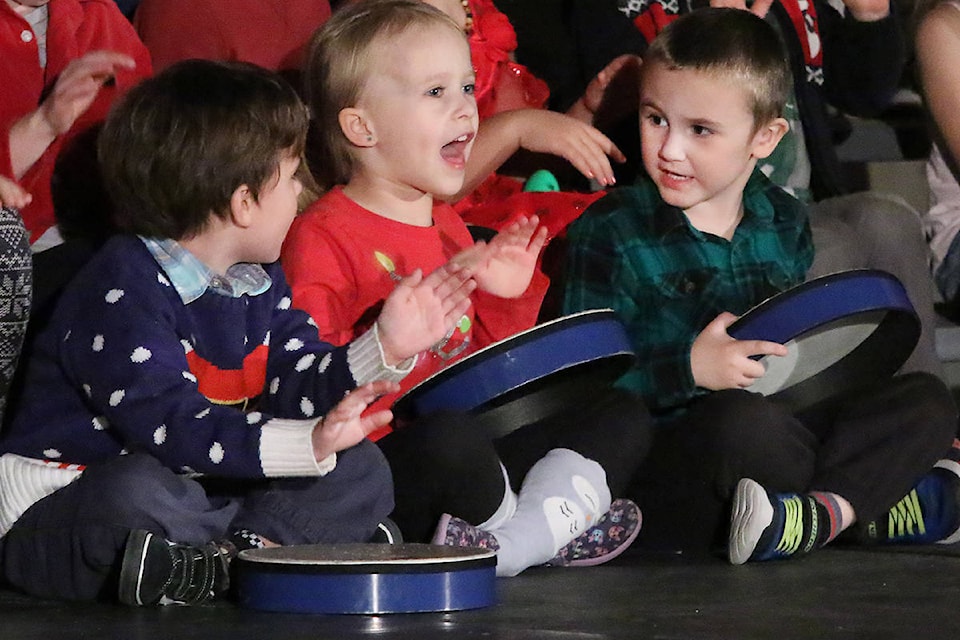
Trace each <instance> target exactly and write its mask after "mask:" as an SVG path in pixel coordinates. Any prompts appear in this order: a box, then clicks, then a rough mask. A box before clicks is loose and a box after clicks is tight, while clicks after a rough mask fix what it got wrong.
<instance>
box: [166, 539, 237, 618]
mask: <svg viewBox="0 0 960 640" xmlns="http://www.w3.org/2000/svg"><path fill="white" fill-rule="evenodd" d="M170 553H171V554H172V555H173V562H174V569H173V572H172V574H173V576H177V578H174V579H173V580H171V584H170V587H172V589H171V590H170V591H171V592H169V593H166V595H167V596H168V597H169V598H171V599H172V600H174V601H176V602H182V603H184V604H197V603H200V602H203V601H205V600H207V599H209V598H210V597H211V596H213V595H214V592H215V589H216V588H217V586H218V585H217V575H218V572H221V571H223V568H222V564H223V560H222V558H221V557H220V553H219V551H218V550H217V549H216V548H215V547H213V546H212V545H207V546H204V547H200V548H193V547H188V546H181V545H176V546H174V547H171V548H170ZM164 591H165V592H166V591H167V590H166V589H165V590H164Z"/></svg>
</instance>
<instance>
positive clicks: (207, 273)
mask: <svg viewBox="0 0 960 640" xmlns="http://www.w3.org/2000/svg"><path fill="white" fill-rule="evenodd" d="M140 239H141V240H142V241H143V244H145V245H146V246H147V250H148V251H149V252H150V254H151V255H152V256H153V258H154V260H156V261H157V264H159V265H160V268H161V269H163V272H164V273H166V274H167V279H168V280H170V284H171V285H173V288H174V289H176V290H177V293H178V294H179V295H180V299H181V300H183V303H184V304H190V303H191V302H193V301H194V300H196V299H197V298H199V297H200V296H202V295H203V294H204V293H205V292H206V290H207V289H210V290H212V291H213V292H214V293H217V294H219V295H222V296H228V297H231V298H239V297H241V296H243V295H249V296H256V295H260V294H261V293H263V292H265V291H266V290H267V289H269V288H270V285H271V284H272V281H271V280H270V276H269V275H267V272H266V271H265V270H264V269H263V267H261V266H260V265H259V264H253V263H243V262H242V263H238V264H235V265H233V266H232V267H230V268H229V269H227V273H226V274H225V275H220V274H218V273H216V272H215V271H213V270H212V269H210V268H209V267H208V266H207V265H205V264H204V263H203V262H201V261H200V260H199V259H198V258H197V257H196V256H195V255H193V254H192V253H190V251H188V250H187V249H185V248H184V247H183V245H181V244H180V243H179V242H177V241H176V240H170V239H163V240H158V239H155V238H144V237H142V236H141V237H140Z"/></svg>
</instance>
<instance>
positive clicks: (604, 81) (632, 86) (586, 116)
mask: <svg viewBox="0 0 960 640" xmlns="http://www.w3.org/2000/svg"><path fill="white" fill-rule="evenodd" d="M642 63H643V61H642V59H641V58H640V56H636V55H633V54H630V53H625V54H623V55H621V56H617V57H616V58H614V59H613V60H611V61H610V62H609V63H608V64H607V66H606V67H604V68H603V69H602V70H601V71H600V73H598V74H597V75H596V76H595V77H594V79H593V80H591V81H590V84H588V85H587V88H586V89H585V90H584V92H583V95H582V96H580V99H579V100H577V101H576V102H575V103H573V106H571V107H570V109H569V110H568V111H567V114H568V115H570V116H573V117H574V118H577V119H578V120H581V121H583V122H586V123H588V124H597V121H596V119H595V117H594V116H596V114H597V113H598V112H599V111H600V110H601V107H602V108H603V111H604V113H605V114H606V116H607V119H609V120H610V121H612V122H618V121H619V120H620V118H622V117H623V116H626V115H627V114H628V113H631V112H633V111H636V109H637V104H638V101H639V89H640V65H641V64H642Z"/></svg>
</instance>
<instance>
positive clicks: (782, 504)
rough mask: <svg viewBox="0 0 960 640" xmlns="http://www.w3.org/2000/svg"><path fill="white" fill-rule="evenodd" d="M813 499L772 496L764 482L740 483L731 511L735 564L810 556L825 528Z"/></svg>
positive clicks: (731, 554)
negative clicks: (762, 483)
mask: <svg viewBox="0 0 960 640" xmlns="http://www.w3.org/2000/svg"><path fill="white" fill-rule="evenodd" d="M820 520H821V517H820V509H819V507H818V505H817V501H816V500H815V499H814V498H813V496H809V495H805V494H798V493H776V494H770V493H768V492H767V490H766V489H764V488H763V487H762V486H761V485H760V483H758V482H756V481H755V480H751V479H750V478H743V479H741V480H740V482H738V483H737V490H736V492H735V493H734V496H733V507H732V508H731V510H730V537H729V539H728V544H727V554H728V558H729V560H730V563H731V564H743V563H745V562H747V561H750V562H757V561H763V560H780V559H784V558H790V557H793V556H797V555H804V554H807V553H810V552H811V551H813V550H814V549H816V548H817V546H818V544H819V535H820V534H821V530H822V527H823V526H827V527H829V525H828V523H826V522H823V523H821V522H820Z"/></svg>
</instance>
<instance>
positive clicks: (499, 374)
mask: <svg viewBox="0 0 960 640" xmlns="http://www.w3.org/2000/svg"><path fill="white" fill-rule="evenodd" d="M635 358H636V355H635V354H634V351H633V348H632V347H631V346H630V340H629V339H628V337H627V332H626V329H625V328H624V326H623V324H622V323H621V322H620V321H619V320H618V319H617V317H616V315H615V314H614V312H613V311H612V310H610V309H596V310H590V311H583V312H581V313H576V314H573V315H569V316H564V317H562V318H557V319H556V320H551V321H549V322H545V323H543V324H540V325H537V326H535V327H533V328H531V329H529V330H527V331H523V332H521V333H518V334H516V335H513V336H511V337H509V338H506V339H504V340H500V341H499V342H496V343H494V344H491V345H488V346H487V347H485V348H483V349H481V350H479V351H477V352H475V353H472V354H470V355H469V356H467V357H465V358H463V359H462V360H459V361H457V362H455V363H454V364H452V365H450V366H448V367H446V368H445V369H443V370H441V371H439V372H437V373H435V374H434V375H432V376H430V377H429V378H427V379H426V380H423V381H422V382H421V383H420V384H418V385H417V386H415V387H413V388H412V389H410V390H409V391H407V393H405V394H404V395H402V396H401V397H400V398H399V399H397V401H396V402H395V403H394V406H393V413H394V416H396V418H397V420H398V423H399V424H403V422H404V421H408V420H411V419H413V418H416V417H417V416H423V415H427V414H429V413H432V412H435V411H444V410H447V411H463V412H470V413H473V414H475V415H477V416H479V421H480V422H481V423H482V424H483V425H484V426H485V427H486V428H488V430H489V431H490V433H491V435H492V436H493V437H499V436H503V435H506V434H507V433H509V432H511V431H513V430H514V429H516V428H518V427H520V426H523V425H526V424H531V423H533V422H536V421H537V420H540V419H542V418H544V417H547V416H549V415H553V414H556V413H558V412H560V411H563V410H564V409H566V408H567V407H570V406H572V405H573V404H574V403H577V402H580V403H582V401H583V398H588V397H590V396H591V394H593V393H594V392H595V391H596V390H599V389H600V388H601V387H608V386H609V385H610V384H611V383H613V382H614V381H615V380H616V379H617V378H619V377H620V376H622V375H623V374H624V373H626V372H627V370H628V369H629V368H630V367H631V366H632V365H633V363H634V360H635Z"/></svg>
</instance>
